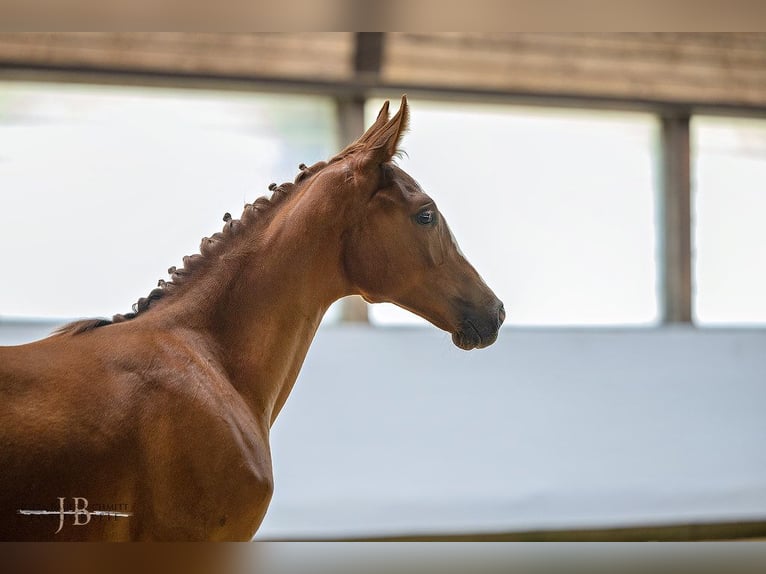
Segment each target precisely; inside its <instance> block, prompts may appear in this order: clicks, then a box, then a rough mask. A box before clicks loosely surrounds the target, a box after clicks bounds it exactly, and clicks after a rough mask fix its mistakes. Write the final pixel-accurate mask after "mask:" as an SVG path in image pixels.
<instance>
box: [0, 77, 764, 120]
mask: <svg viewBox="0 0 766 574" xmlns="http://www.w3.org/2000/svg"><path fill="white" fill-rule="evenodd" d="M0 80H5V81H27V82H61V83H80V84H102V85H118V86H141V87H170V88H186V89H206V90H231V91H258V92H272V93H290V94H313V95H325V96H333V97H351V96H353V97H359V96H363V97H373V96H385V97H399V96H401V94H404V93H406V94H407V95H409V96H410V97H411V98H422V99H429V100H439V101H452V102H464V103H484V104H504V105H525V106H541V107H561V108H575V109H591V110H614V111H632V112H644V113H654V114H659V115H669V116H672V115H678V114H679V113H688V114H704V115H722V116H732V117H752V118H766V105H765V106H753V105H739V104H738V105H732V104H728V103H724V102H721V103H715V102H701V101H700V102H697V101H681V102H679V101H673V102H668V101H664V100H655V99H647V98H615V97H598V96H583V95H581V94H574V93H571V94H570V93H557V94H555V95H551V94H548V93H538V92H520V91H505V90H491V89H465V88H452V87H445V86H412V85H400V84H392V83H383V82H380V81H375V82H369V81H357V80H350V81H330V80H296V79H285V78H275V77H266V76H258V77H243V76H223V75H214V76H213V75H205V74H191V73H179V72H173V73H168V72H146V71H140V72H132V71H125V70H99V69H92V68H80V67H56V66H29V65H23V66H16V65H9V64H4V65H0Z"/></svg>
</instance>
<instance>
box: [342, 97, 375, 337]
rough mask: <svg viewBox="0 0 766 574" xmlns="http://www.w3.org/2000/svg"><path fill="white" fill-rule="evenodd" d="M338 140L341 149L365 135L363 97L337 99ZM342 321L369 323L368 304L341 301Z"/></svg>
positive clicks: (358, 300)
mask: <svg viewBox="0 0 766 574" xmlns="http://www.w3.org/2000/svg"><path fill="white" fill-rule="evenodd" d="M336 103H337V114H338V139H339V141H340V146H338V147H340V148H342V147H344V146H346V145H348V144H350V143H351V142H353V141H355V140H356V139H357V138H358V137H359V136H360V135H362V133H364V129H365V125H364V97H363V96H361V95H356V96H348V97H339V98H336ZM340 320H341V322H343V323H369V322H370V317H369V311H368V308H367V303H366V302H365V300H364V299H362V298H361V297H360V296H358V295H352V296H351V297H346V298H344V299H342V300H341V301H340Z"/></svg>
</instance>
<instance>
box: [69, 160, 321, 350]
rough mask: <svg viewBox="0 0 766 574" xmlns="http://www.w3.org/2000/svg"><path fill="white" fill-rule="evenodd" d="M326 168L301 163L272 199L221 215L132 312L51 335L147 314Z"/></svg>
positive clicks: (85, 322)
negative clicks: (216, 227)
mask: <svg viewBox="0 0 766 574" xmlns="http://www.w3.org/2000/svg"><path fill="white" fill-rule="evenodd" d="M327 165H328V163H327V162H324V161H321V162H318V163H315V164H314V165H311V166H306V165H305V164H300V166H299V170H300V171H299V172H298V175H297V176H296V177H295V180H294V181H293V182H285V183H282V184H280V185H277V184H276V183H272V184H271V185H269V190H270V191H271V192H272V193H271V197H266V196H262V197H259V198H258V199H256V200H255V201H254V202H253V203H247V204H245V207H244V208H243V211H242V215H241V216H240V218H239V219H233V218H232V217H231V214H229V213H226V214H224V217H223V219H224V226H223V229H222V230H221V231H219V232H217V233H214V234H213V235H212V236H211V237H203V238H202V241H201V243H200V252H199V253H196V254H194V255H187V256H185V257H183V258H182V261H183V266H182V267H180V268H178V267H175V266H174V267H170V268H169V269H168V274H169V275H170V280H169V281H165V280H164V279H160V280H159V281H158V283H157V287H156V288H154V289H152V291H151V292H150V293H149V295H147V296H146V297H141V298H140V299H139V300H138V301H136V302H135V303H134V304H133V306H132V312H130V313H125V314H116V315H114V316H112V318H111V319H106V318H96V319H83V320H80V321H74V322H72V323H68V324H66V325H64V326H62V327H60V328H59V329H57V330H56V331H55V332H54V334H57V335H58V334H69V335H77V334H80V333H85V332H87V331H92V330H93V329H97V328H99V327H105V326H107V325H112V324H115V323H122V322H125V321H129V320H131V319H135V318H136V317H138V316H139V315H142V314H144V313H146V312H147V311H149V309H150V308H151V307H152V305H153V304H154V303H156V302H157V301H159V300H161V299H165V298H166V297H168V296H170V295H173V294H175V293H177V292H178V291H179V290H180V289H181V288H182V287H183V286H185V285H187V284H188V283H190V282H191V281H193V280H194V279H196V278H198V277H200V276H202V275H204V271H205V270H206V269H207V268H209V267H210V266H211V265H212V264H213V263H214V262H215V261H216V260H218V257H217V256H218V255H221V254H222V253H223V252H225V251H227V250H229V249H231V247H232V245H234V243H235V241H236V239H238V238H239V237H241V236H243V235H244V231H245V230H250V229H252V228H254V227H255V226H257V225H261V224H263V223H264V222H267V221H268V220H270V219H271V217H270V216H271V215H272V214H273V213H274V212H275V210H276V208H277V207H279V206H280V205H281V204H282V203H284V201H285V199H287V198H288V197H290V196H292V195H293V194H294V192H295V191H297V190H299V189H302V188H303V187H304V184H305V183H306V182H307V181H308V180H309V179H310V178H311V176H313V175H316V174H317V173H319V172H320V171H321V170H322V169H323V168H324V167H325V166H327Z"/></svg>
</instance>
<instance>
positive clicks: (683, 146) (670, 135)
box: [659, 114, 692, 323]
mask: <svg viewBox="0 0 766 574" xmlns="http://www.w3.org/2000/svg"><path fill="white" fill-rule="evenodd" d="M689 123H690V116H689V115H688V114H681V115H677V116H667V115H666V116H663V117H662V142H661V145H662V147H661V152H660V153H661V161H662V165H661V174H662V175H661V183H660V185H661V193H660V205H659V212H660V214H661V217H660V222H659V223H660V225H659V229H660V238H659V239H660V253H661V269H660V277H661V281H660V285H661V290H662V292H661V297H660V302H661V305H662V313H661V317H662V321H663V322H664V323H691V322H692V247H691V241H692V223H691V209H692V206H691V152H690V147H691V146H690V130H689Z"/></svg>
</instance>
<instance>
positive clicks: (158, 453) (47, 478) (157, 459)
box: [0, 100, 504, 540]
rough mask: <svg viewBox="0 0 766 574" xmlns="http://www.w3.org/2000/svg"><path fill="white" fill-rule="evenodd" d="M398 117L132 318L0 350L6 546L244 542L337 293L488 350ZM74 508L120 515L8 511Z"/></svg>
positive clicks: (313, 174)
mask: <svg viewBox="0 0 766 574" xmlns="http://www.w3.org/2000/svg"><path fill="white" fill-rule="evenodd" d="M406 122H407V108H406V101H404V100H403V104H402V108H401V109H400V111H399V113H398V114H397V115H396V116H395V117H394V118H392V119H390V120H389V118H388V106H387V105H386V106H384V109H383V110H381V114H380V115H379V116H378V119H377V120H376V122H375V124H374V125H373V126H372V127H371V128H370V129H369V130H368V131H367V132H366V133H365V134H364V135H363V136H362V137H361V138H360V140H358V141H357V142H355V143H354V144H352V145H351V146H349V147H348V148H346V149H345V150H344V151H342V152H341V153H340V154H339V155H338V156H336V157H335V158H333V159H331V160H330V162H329V163H324V162H321V163H320V164H316V165H315V166H312V167H311V168H306V167H305V166H301V167H302V171H301V174H299V176H298V179H297V180H296V184H295V185H294V186H293V184H283V186H280V187H279V188H276V189H274V195H273V196H272V199H271V201H270V202H269V201H268V200H258V201H256V202H255V204H253V205H251V206H246V209H245V213H243V216H242V219H241V220H239V221H236V220H231V218H230V216H229V217H228V218H225V221H226V226H225V227H224V231H223V233H222V234H217V236H213V238H211V239H203V243H202V246H201V252H202V255H201V256H195V257H196V258H194V257H193V258H191V259H188V260H186V261H185V263H186V266H185V269H184V270H180V271H179V270H176V269H171V270H170V271H171V272H172V277H173V279H174V281H171V282H170V283H167V284H164V285H162V287H161V288H160V289H158V290H155V291H153V292H152V294H150V296H149V298H147V299H143V300H141V301H139V303H138V307H137V312H136V313H135V314H133V315H130V316H115V318H114V319H113V320H112V321H106V320H101V321H84V322H79V323H75V324H73V325H71V326H68V327H65V328H64V329H62V330H61V331H60V332H58V333H56V334H54V335H53V336H51V337H49V338H47V339H44V340H42V341H38V342H34V343H30V344H27V345H21V346H18V347H0V396H1V397H2V400H0V539H5V540H9V539H13V540H25V539H32V540H67V539H73V540H247V539H250V538H252V536H253V535H254V533H255V532H256V530H257V528H258V526H259V525H260V523H261V521H262V520H263V517H264V515H265V513H266V510H267V508H268V504H269V501H270V499H271V493H272V489H273V479H272V472H271V454H270V449H269V429H270V427H271V425H272V424H273V422H274V420H275V419H276V417H277V415H278V414H279V412H280V410H281V409H282V407H283V405H284V403H285V401H286V400H287V397H288V395H289V393H290V391H291V389H292V387H293V385H294V383H295V380H296V378H297V376H298V373H299V371H300V368H301V366H302V364H303V360H304V358H305V356H306V353H307V351H308V348H309V346H310V344H311V341H312V339H313V337H314V334H315V333H316V330H317V328H318V326H319V323H320V321H321V318H322V316H323V315H324V313H325V311H326V310H327V308H328V307H329V306H330V304H331V303H332V302H333V301H335V300H337V299H338V298H340V297H342V296H345V295H348V294H352V293H359V294H361V295H363V296H364V297H365V298H367V299H368V300H370V301H382V300H388V301H393V302H395V303H398V304H400V305H401V306H403V307H405V308H408V309H410V310H412V311H414V312H416V313H418V314H420V315H422V316H424V317H426V318H427V319H429V320H430V321H431V322H432V323H434V324H435V325H437V326H438V327H441V328H443V329H445V330H447V331H449V332H451V333H452V334H453V340H454V341H455V343H456V344H457V345H459V346H461V347H462V348H466V349H468V348H474V347H482V346H486V345H488V344H491V343H492V342H493V341H494V339H495V337H496V336H497V330H498V328H499V326H500V324H501V323H502V321H503V318H504V311H503V310H502V304H501V303H500V302H499V300H498V299H497V298H496V297H495V296H494V294H493V293H492V292H491V290H489V288H487V287H486V285H485V284H484V283H483V281H481V279H480V278H479V276H478V274H477V273H476V272H475V270H474V269H473V268H472V267H471V266H470V265H469V264H468V263H467V262H466V261H465V259H464V258H463V257H462V254H460V253H459V250H458V249H457V246H456V245H454V243H453V240H452V236H451V233H450V232H449V229H448V228H447V226H446V223H443V222H441V223H440V222H439V220H438V215H439V214H438V211H437V210H436V208H435V205H433V202H432V201H431V200H430V198H428V196H426V195H425V194H423V193H422V190H420V189H419V187H418V186H417V184H416V183H415V182H414V180H412V179H411V178H409V176H407V175H406V174H405V173H404V172H403V171H401V170H400V169H399V168H397V167H396V166H393V165H392V164H390V161H391V158H392V156H393V155H394V153H395V152H396V147H397V145H398V142H399V139H400V137H401V134H402V132H403V130H404V128H405V127H406ZM291 186H292V187H291ZM293 188H294V189H293ZM259 202H260V203H259ZM227 215H228V214H227ZM256 216H257V219H256ZM435 218H437V219H435ZM392 232H393V233H392ZM397 232H398V233H397ZM161 283H162V282H161ZM75 497H81V498H82V499H87V501H88V505H89V510H95V509H98V508H106V509H108V510H118V511H123V512H126V513H130V516H129V517H123V518H115V517H112V516H106V517H104V516H91V517H90V520H89V522H88V524H86V525H79V526H73V525H71V522H72V519H73V518H77V517H73V516H71V515H70V516H64V518H65V521H64V522H61V523H60V520H61V519H62V516H57V515H56V514H55V513H54V514H51V515H46V516H29V515H24V514H19V513H18V511H19V510H23V509H47V510H50V511H55V510H58V508H57V506H56V505H57V503H61V504H64V503H66V504H70V501H74V499H75ZM62 499H63V502H61V501H62ZM59 527H60V528H59ZM57 529H58V530H57Z"/></svg>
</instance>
